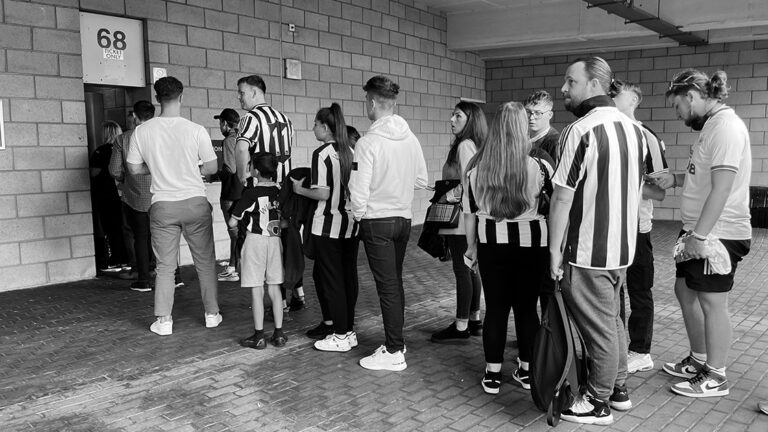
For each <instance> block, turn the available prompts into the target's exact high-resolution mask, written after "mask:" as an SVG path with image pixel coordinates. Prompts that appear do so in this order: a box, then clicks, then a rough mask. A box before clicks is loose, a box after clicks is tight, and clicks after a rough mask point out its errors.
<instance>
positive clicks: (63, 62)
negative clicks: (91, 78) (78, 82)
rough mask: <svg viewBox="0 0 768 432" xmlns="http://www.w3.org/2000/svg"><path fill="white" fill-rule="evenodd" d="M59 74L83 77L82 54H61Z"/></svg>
mask: <svg viewBox="0 0 768 432" xmlns="http://www.w3.org/2000/svg"><path fill="white" fill-rule="evenodd" d="M59 75H61V76H65V77H82V76H83V62H82V58H81V57H80V56H71V55H63V54H61V55H59Z"/></svg>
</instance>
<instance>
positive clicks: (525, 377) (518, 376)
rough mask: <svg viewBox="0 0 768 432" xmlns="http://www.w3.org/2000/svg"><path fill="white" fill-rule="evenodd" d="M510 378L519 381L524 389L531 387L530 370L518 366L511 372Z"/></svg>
mask: <svg viewBox="0 0 768 432" xmlns="http://www.w3.org/2000/svg"><path fill="white" fill-rule="evenodd" d="M512 378H514V379H515V381H517V382H519V383H520V385H521V386H523V388H524V389H526V390H530V389H531V372H530V371H527V370H524V369H523V368H521V367H518V368H517V369H516V370H515V371H514V372H513V373H512Z"/></svg>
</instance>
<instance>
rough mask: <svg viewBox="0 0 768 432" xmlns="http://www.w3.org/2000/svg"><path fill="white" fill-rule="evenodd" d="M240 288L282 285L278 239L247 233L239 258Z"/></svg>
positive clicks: (281, 265)
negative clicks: (265, 284)
mask: <svg viewBox="0 0 768 432" xmlns="http://www.w3.org/2000/svg"><path fill="white" fill-rule="evenodd" d="M240 259H241V262H240V286H242V287H247V288H252V287H260V286H263V285H264V283H265V282H266V283H267V284H268V285H278V284H281V283H283V244H282V243H281V242H280V237H275V236H263V235H260V234H254V233H251V232H249V233H247V234H246V236H245V243H243V249H242V257H241V258H240Z"/></svg>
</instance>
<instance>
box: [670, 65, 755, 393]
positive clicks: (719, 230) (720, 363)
mask: <svg viewBox="0 0 768 432" xmlns="http://www.w3.org/2000/svg"><path fill="white" fill-rule="evenodd" d="M727 79H728V78H727V76H726V74H725V72H722V71H718V72H716V73H715V74H714V75H713V76H712V78H709V77H707V75H706V74H704V73H702V72H699V71H697V70H695V69H688V70H685V71H683V72H681V73H679V74H678V75H677V76H675V78H674V79H673V80H672V82H671V83H670V85H669V89H668V90H667V92H666V96H667V100H669V102H670V103H671V104H672V106H673V107H674V109H675V112H676V113H677V117H678V118H679V119H681V120H683V121H684V122H685V125H686V126H690V127H691V128H692V129H693V130H695V131H701V134H700V135H699V139H698V140H697V141H696V143H694V144H693V146H692V148H691V156H690V159H689V162H688V168H687V170H686V172H685V173H678V174H669V173H667V174H665V175H661V176H658V180H657V185H659V186H660V187H662V188H670V187H675V186H682V188H683V194H682V200H681V202H680V212H681V215H682V220H683V231H681V233H680V234H681V238H680V239H679V240H678V242H679V243H682V245H683V250H682V254H681V256H680V257H676V261H677V271H676V274H675V276H676V277H677V279H676V280H675V295H676V296H677V300H678V301H679V302H680V309H682V312H683V320H684V321H685V330H686V332H687V334H688V342H689V343H690V348H691V351H690V354H689V355H688V356H687V357H685V358H684V359H683V360H682V361H680V362H678V363H666V364H665V365H664V366H663V369H664V371H665V372H667V373H668V374H670V375H673V376H676V377H680V378H684V379H686V381H683V382H681V383H677V384H675V385H673V386H672V391H673V392H675V393H677V394H680V395H683V396H689V397H697V398H698V397H711V396H725V395H727V394H728V393H729V389H728V381H727V380H726V377H725V362H726V360H727V357H728V348H729V347H730V345H731V322H730V317H729V315H728V291H730V290H731V288H733V276H734V273H735V271H736V264H737V263H738V262H739V261H741V258H742V257H743V256H744V255H746V254H747V253H748V252H749V248H750V240H751V238H752V227H751V224H750V213H749V178H750V174H751V172H752V153H751V150H750V143H749V131H748V130H747V127H746V126H745V125H744V122H743V121H742V120H741V119H740V118H739V116H738V115H736V113H735V112H734V111H733V109H732V108H730V107H728V106H726V105H725V104H724V103H723V100H724V99H725V98H726V97H728V86H727ZM718 239H719V242H720V243H722V245H723V246H724V247H725V250H726V251H727V254H728V257H727V258H725V257H721V258H723V261H724V262H725V263H727V261H728V260H730V271H729V272H728V273H725V274H723V272H720V274H716V273H715V272H714V271H713V267H712V266H710V264H712V262H716V261H717V259H716V255H715V254H714V247H713V245H716V244H717V241H718Z"/></svg>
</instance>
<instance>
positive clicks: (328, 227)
mask: <svg viewBox="0 0 768 432" xmlns="http://www.w3.org/2000/svg"><path fill="white" fill-rule="evenodd" d="M337 149H338V145H337V144H336V143H335V142H334V143H325V144H323V145H321V146H320V147H318V148H317V149H316V150H315V151H314V152H312V184H311V187H312V189H329V191H330V196H329V197H328V199H327V200H325V201H318V203H317V209H316V210H315V215H314V217H313V219H312V234H314V235H318V236H323V237H330V238H335V239H337V238H351V237H354V236H355V235H356V234H357V222H355V220H354V218H353V217H352V207H351V205H350V202H349V199H348V197H347V196H345V193H344V192H343V188H342V187H341V165H340V163H339V154H338V152H337Z"/></svg>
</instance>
